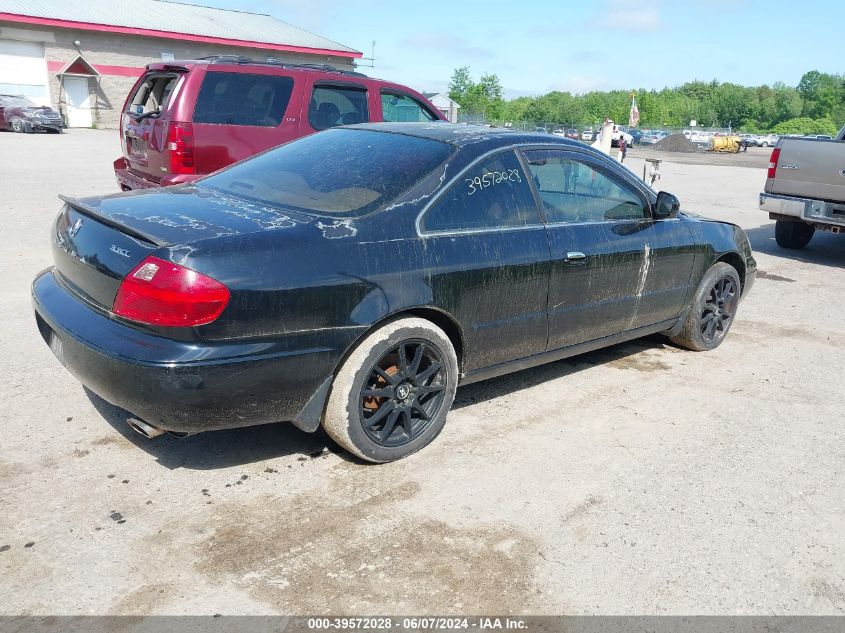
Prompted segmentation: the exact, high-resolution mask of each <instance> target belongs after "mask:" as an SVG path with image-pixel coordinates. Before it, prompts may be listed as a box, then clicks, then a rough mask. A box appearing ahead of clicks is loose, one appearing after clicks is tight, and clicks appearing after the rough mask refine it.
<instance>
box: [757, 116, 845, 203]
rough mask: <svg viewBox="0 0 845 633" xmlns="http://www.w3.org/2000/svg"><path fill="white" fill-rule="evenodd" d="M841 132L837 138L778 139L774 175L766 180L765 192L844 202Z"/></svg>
mask: <svg viewBox="0 0 845 633" xmlns="http://www.w3.org/2000/svg"><path fill="white" fill-rule="evenodd" d="M843 132H845V130H843ZM843 132H840V134H839V136H838V137H837V140H821V139H810V138H806V139H805V138H784V139H781V141H780V142H779V144H778V146H777V147H776V148H775V152H777V150H778V149H779V150H780V152H779V155H778V156H777V167H776V169H775V174H774V176H775V177H774V178H767V179H766V186H765V189H764V191H765V193H768V194H774V195H781V196H792V197H796V198H812V199H815V200H823V201H827V202H833V203H845V141H843V140H841V137H842V135H843Z"/></svg>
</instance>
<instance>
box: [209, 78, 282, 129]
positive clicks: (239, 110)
mask: <svg viewBox="0 0 845 633" xmlns="http://www.w3.org/2000/svg"><path fill="white" fill-rule="evenodd" d="M291 92H293V79H291V78H290V77H281V76H278V75H254V74H246V73H222V72H208V73H206V75H205V78H204V79H203V81H202V87H201V88H200V91H199V95H197V104H196V106H194V123H216V124H219V125H256V126H260V127H276V126H277V125H279V124H280V123H281V122H282V117H284V116H285V111H286V110H287V109H288V102H289V101H290V95H291Z"/></svg>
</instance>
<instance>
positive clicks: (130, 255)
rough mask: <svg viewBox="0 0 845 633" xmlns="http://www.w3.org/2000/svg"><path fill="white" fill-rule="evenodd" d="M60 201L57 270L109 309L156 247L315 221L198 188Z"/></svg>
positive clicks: (55, 252) (55, 251) (55, 241)
mask: <svg viewBox="0 0 845 633" xmlns="http://www.w3.org/2000/svg"><path fill="white" fill-rule="evenodd" d="M62 199H63V200H64V201H65V206H64V208H63V209H62V211H61V213H60V214H59V217H58V218H57V220H56V225H55V231H54V236H53V240H52V247H53V260H54V263H55V268H56V271H57V272H58V273H59V275H60V276H61V277H62V279H64V280H65V281H66V282H67V283H68V284H69V285H70V286H71V287H72V288H73V289H74V290H76V291H77V293H78V294H81V295H82V296H83V297H85V298H87V299H88V300H90V301H91V302H93V303H94V304H96V305H98V306H100V307H103V308H105V309H108V310H111V307H112V305H113V304H114V298H115V296H116V294H117V290H118V287H119V286H120V282H121V281H122V280H123V278H124V277H125V276H126V275H127V274H128V273H129V272H130V271H131V270H132V269H133V268H135V266H137V265H138V264H139V263H140V262H141V261H143V260H144V258H146V257H147V256H148V255H151V254H153V253H154V252H155V251H157V250H159V249H160V248H163V247H172V246H176V245H185V244H191V243H194V242H198V241H201V240H207V239H213V238H218V237H224V236H236V235H240V234H246V233H255V232H257V231H266V230H273V229H285V228H293V227H296V226H301V225H306V224H313V223H314V222H316V218H315V217H313V216H307V215H302V214H295V213H289V212H286V211H282V210H280V209H277V208H274V207H270V206H267V205H263V204H260V203H253V202H250V201H249V200H246V199H244V198H239V197H235V196H230V195H226V194H223V193H221V192H218V191H216V190H213V189H203V188H199V187H196V186H179V187H167V188H162V189H151V190H141V191H133V192H127V193H121V194H115V195H113V196H107V197H104V198H85V199H82V200H76V199H73V198H65V197H62Z"/></svg>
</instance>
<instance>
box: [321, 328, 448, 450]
mask: <svg viewBox="0 0 845 633" xmlns="http://www.w3.org/2000/svg"><path fill="white" fill-rule="evenodd" d="M457 385H458V361H457V355H456V354H455V348H454V347H453V345H452V343H451V341H450V340H449V338H448V337H447V336H446V334H445V333H444V332H443V330H441V329H440V328H439V327H437V326H436V325H434V324H433V323H431V322H430V321H426V320H424V319H419V318H404V319H397V320H396V321H392V322H390V323H387V324H386V325H384V326H382V327H381V328H379V329H378V330H376V331H375V332H373V333H372V334H370V335H369V336H367V338H365V339H364V340H363V341H362V342H361V343H360V344H359V345H358V347H356V348H355V350H354V351H353V352H352V353H351V354H350V355H349V357H348V358H347V359H346V361H344V363H343V364H342V365H341V367H340V370H339V371H338V372H337V374H336V376H335V379H334V383H333V384H332V390H331V394H330V395H329V401H328V404H327V405H326V413H325V415H324V417H323V428H324V429H325V430H326V432H327V433H328V434H329V435H330V436H331V437H332V439H334V440H335V441H336V442H337V443H338V444H340V445H341V446H342V447H343V448H345V449H346V450H348V451H349V452H350V453H352V454H353V455H357V456H358V457H360V458H362V459H365V460H367V461H371V462H391V461H394V460H397V459H401V458H403V457H406V456H408V455H410V454H411V453H414V452H416V451H418V450H420V449H421V448H423V447H424V446H426V445H427V444H429V443H430V442H431V441H432V440H434V438H435V437H437V435H438V434H439V433H440V431H441V430H443V426H444V425H445V424H446V414H447V413H448V411H449V408H450V407H451V406H452V401H453V400H454V398H455V389H456V388H457Z"/></svg>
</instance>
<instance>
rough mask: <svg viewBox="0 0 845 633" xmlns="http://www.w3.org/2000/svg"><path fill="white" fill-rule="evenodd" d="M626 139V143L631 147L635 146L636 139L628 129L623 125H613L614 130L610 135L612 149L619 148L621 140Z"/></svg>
mask: <svg viewBox="0 0 845 633" xmlns="http://www.w3.org/2000/svg"><path fill="white" fill-rule="evenodd" d="M620 138H624V139H625V143H626V144H627V145H628V147H630V146H631V145H633V144H634V137H633V136H631V135H630V134H629V133H628V130H627V128H625V127H623V126H621V125H616V124H614V125H613V129H612V130H611V133H610V146H611V147H619V139H620Z"/></svg>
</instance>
